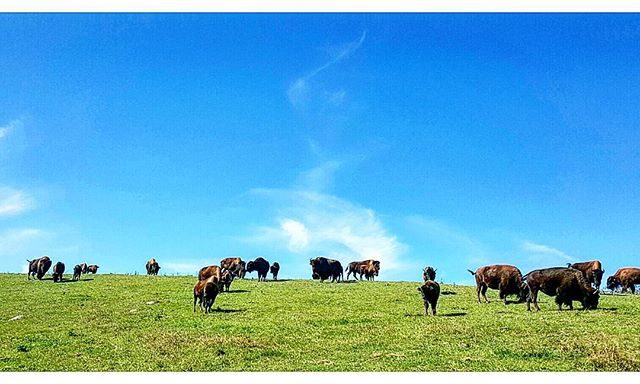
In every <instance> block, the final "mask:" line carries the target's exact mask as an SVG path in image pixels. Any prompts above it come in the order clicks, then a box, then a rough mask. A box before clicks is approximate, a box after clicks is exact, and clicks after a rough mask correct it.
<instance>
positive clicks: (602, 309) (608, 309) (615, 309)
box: [596, 308, 618, 311]
mask: <svg viewBox="0 0 640 384" xmlns="http://www.w3.org/2000/svg"><path fill="white" fill-rule="evenodd" d="M617 310H618V308H598V309H596V311H617Z"/></svg>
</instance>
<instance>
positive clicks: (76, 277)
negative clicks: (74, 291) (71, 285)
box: [71, 264, 82, 281]
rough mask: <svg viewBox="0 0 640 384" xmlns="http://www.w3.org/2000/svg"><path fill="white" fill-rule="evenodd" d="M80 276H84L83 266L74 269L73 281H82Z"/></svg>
mask: <svg viewBox="0 0 640 384" xmlns="http://www.w3.org/2000/svg"><path fill="white" fill-rule="evenodd" d="M80 275H82V264H78V265H76V266H75V267H73V278H72V279H71V280H73V281H78V280H80Z"/></svg>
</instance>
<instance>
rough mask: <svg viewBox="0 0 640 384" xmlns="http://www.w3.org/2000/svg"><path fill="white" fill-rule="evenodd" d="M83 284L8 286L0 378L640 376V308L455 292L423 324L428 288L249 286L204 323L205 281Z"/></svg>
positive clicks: (236, 289)
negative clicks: (535, 304)
mask: <svg viewBox="0 0 640 384" xmlns="http://www.w3.org/2000/svg"><path fill="white" fill-rule="evenodd" d="M66 277H67V278H68V277H70V276H69V275H67V276H66ZM83 277H84V279H83V280H82V281H80V282H64V283H59V284H54V283H53V282H52V281H51V280H44V281H33V280H32V281H27V278H26V275H24V274H22V275H16V274H0V302H1V303H2V304H1V305H0V370H2V371H529V370H536V371H538V370H544V371H546V370H549V371H574V370H575V371H593V370H633V371H638V370H640V354H639V353H638V351H640V328H639V327H638V324H639V320H638V319H640V296H632V295H603V296H602V298H601V300H600V307H601V309H599V310H597V311H589V312H586V311H578V310H574V311H562V312H558V311H557V310H556V309H555V304H554V303H553V299H552V298H550V297H547V296H544V295H542V294H541V296H540V297H541V299H542V300H543V302H542V303H541V309H542V311H541V312H539V313H533V312H532V313H528V312H527V311H526V307H525V306H524V305H523V304H511V305H506V306H505V305H504V304H502V303H501V302H498V301H496V299H497V294H496V292H495V291H493V292H490V294H491V295H490V299H491V298H493V299H494V302H492V303H491V304H489V305H480V304H477V303H476V301H475V290H474V288H473V287H461V286H456V287H454V286H450V285H443V286H442V291H443V293H444V294H443V295H442V296H441V297H440V303H439V306H438V311H439V315H438V316H436V317H431V316H430V317H424V316H423V307H422V301H421V297H420V294H419V293H418V292H417V291H416V287H418V285H419V284H418V283H417V282H411V283H408V282H358V283H348V284H330V283H326V282H325V283H324V284H321V283H319V282H317V281H307V280H295V281H293V280H292V281H280V282H266V283H258V282H257V281H255V280H253V281H252V280H244V281H243V280H239V281H238V280H237V281H235V282H234V283H233V285H232V292H230V293H224V294H221V295H219V296H218V298H217V299H216V302H215V304H214V308H219V310H218V311H215V312H213V313H211V314H209V315H205V314H203V313H200V312H198V313H193V312H192V311H193V308H192V293H191V292H192V291H191V290H192V287H193V284H194V281H195V277H169V276H153V277H149V276H123V275H104V274H98V275H95V276H94V275H89V276H83ZM576 305H577V307H580V305H579V304H578V303H576ZM16 316H22V317H21V318H19V319H17V320H10V319H12V318H14V317H16Z"/></svg>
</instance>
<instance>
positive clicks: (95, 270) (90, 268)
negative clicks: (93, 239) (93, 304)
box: [87, 264, 160, 275]
mask: <svg viewBox="0 0 640 384" xmlns="http://www.w3.org/2000/svg"><path fill="white" fill-rule="evenodd" d="M98 268H100V266H99V265H95V264H91V265H88V266H87V273H91V274H94V275H95V274H96V273H98ZM158 269H160V267H158Z"/></svg>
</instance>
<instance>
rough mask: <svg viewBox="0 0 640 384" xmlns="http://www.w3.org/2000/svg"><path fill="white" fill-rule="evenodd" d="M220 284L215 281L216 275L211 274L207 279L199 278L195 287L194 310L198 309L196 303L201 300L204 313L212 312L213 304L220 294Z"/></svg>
mask: <svg viewBox="0 0 640 384" xmlns="http://www.w3.org/2000/svg"><path fill="white" fill-rule="evenodd" d="M218 292H219V286H218V283H217V282H216V281H215V277H214V276H211V277H209V278H208V279H206V280H198V282H197V283H196V285H195V286H194V287H193V312H195V311H196V304H197V303H198V301H199V302H200V303H199V304H200V309H201V310H202V309H203V306H204V313H209V312H211V306H212V305H213V302H214V301H215V300H216V296H218Z"/></svg>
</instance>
